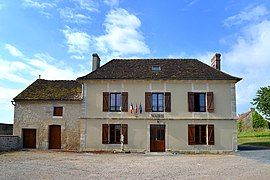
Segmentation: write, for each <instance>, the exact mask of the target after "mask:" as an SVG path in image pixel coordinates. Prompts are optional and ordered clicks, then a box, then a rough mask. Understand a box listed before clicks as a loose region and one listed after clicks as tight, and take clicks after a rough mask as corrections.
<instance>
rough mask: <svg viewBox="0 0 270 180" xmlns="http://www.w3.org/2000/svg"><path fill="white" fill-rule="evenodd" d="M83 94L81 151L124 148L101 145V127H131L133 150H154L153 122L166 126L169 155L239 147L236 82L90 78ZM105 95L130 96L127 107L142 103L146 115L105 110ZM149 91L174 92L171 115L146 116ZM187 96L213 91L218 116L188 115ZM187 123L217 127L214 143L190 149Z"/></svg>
mask: <svg viewBox="0 0 270 180" xmlns="http://www.w3.org/2000/svg"><path fill="white" fill-rule="evenodd" d="M83 92H84V97H83V99H84V100H83V103H82V109H83V112H82V115H83V116H82V117H81V150H86V151H87V150H120V145H119V144H102V124H128V144H127V145H125V149H126V150H130V151H140V152H141V151H144V152H145V151H146V152H147V151H149V150H150V147H149V146H150V135H149V134H150V130H149V129H150V124H164V125H165V127H166V135H165V142H166V144H165V146H166V147H165V149H166V151H235V150H236V149H237V133H236V121H235V119H234V118H235V115H236V100H235V81H225V80H224V81H199V80H198V81H184V80H178V81H177V80H167V81H165V80H163V81H162V80H158V81H151V80H88V81H84V84H83ZM103 92H128V104H131V103H132V104H142V105H143V112H142V114H138V115H137V116H134V114H132V113H130V112H102V93H103ZM145 92H171V112H145V111H144V104H145V97H144V93H145ZM188 92H213V93H214V106H215V109H214V112H212V113H209V112H207V111H206V112H189V111H188V103H187V102H188V96H187V93H188ZM155 114H160V115H159V116H155ZM189 124H213V125H214V127H215V144H214V145H188V125H189Z"/></svg>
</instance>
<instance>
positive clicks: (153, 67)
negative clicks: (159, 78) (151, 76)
mask: <svg viewBox="0 0 270 180" xmlns="http://www.w3.org/2000/svg"><path fill="white" fill-rule="evenodd" d="M160 70H161V68H160V66H157V65H154V66H152V71H160Z"/></svg>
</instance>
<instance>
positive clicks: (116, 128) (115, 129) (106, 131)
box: [102, 124, 128, 144]
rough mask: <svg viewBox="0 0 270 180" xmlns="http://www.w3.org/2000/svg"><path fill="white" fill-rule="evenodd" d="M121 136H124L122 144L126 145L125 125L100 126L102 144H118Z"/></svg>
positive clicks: (126, 131)
mask: <svg viewBox="0 0 270 180" xmlns="http://www.w3.org/2000/svg"><path fill="white" fill-rule="evenodd" d="M121 134H123V136H124V144H127V143H128V125H127V124H102V144H120V143H121V142H120V139H121Z"/></svg>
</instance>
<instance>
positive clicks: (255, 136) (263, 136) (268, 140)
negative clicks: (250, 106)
mask: <svg viewBox="0 0 270 180" xmlns="http://www.w3.org/2000/svg"><path fill="white" fill-rule="evenodd" d="M238 144H240V145H252V146H266V147H270V130H258V131H245V132H240V133H238Z"/></svg>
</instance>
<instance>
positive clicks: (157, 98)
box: [152, 93, 164, 112]
mask: <svg viewBox="0 0 270 180" xmlns="http://www.w3.org/2000/svg"><path fill="white" fill-rule="evenodd" d="M163 111H164V93H152V112H163Z"/></svg>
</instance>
